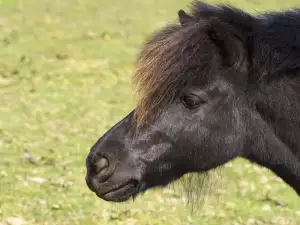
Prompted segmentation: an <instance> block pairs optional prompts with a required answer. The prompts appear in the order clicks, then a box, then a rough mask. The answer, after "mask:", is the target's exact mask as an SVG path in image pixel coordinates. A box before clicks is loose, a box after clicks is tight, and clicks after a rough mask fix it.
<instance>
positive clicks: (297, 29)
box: [133, 1, 300, 128]
mask: <svg viewBox="0 0 300 225" xmlns="http://www.w3.org/2000/svg"><path fill="white" fill-rule="evenodd" d="M186 16H187V17H189V18H190V19H191V21H189V22H188V23H187V24H181V25H179V24H178V25H171V26H167V27H165V28H164V29H162V30H161V31H160V32H158V33H157V34H156V35H154V36H153V37H152V38H150V40H149V41H148V42H147V43H146V44H145V46H144V48H143V50H142V52H141V53H140V56H139V58H138V61H137V65H136V72H135V74H134V76H133V84H134V86H135V88H136V94H137V106H136V109H135V121H136V125H137V128H139V127H142V126H143V125H145V124H147V123H148V122H149V121H150V119H151V118H153V117H154V116H155V115H157V114H158V113H159V112H160V111H161V110H163V109H164V107H166V106H167V104H168V103H169V102H171V100H172V99H173V98H174V96H175V95H176V91H177V92H178V91H180V85H182V84H183V83H184V82H186V80H187V77H188V75H187V71H186V70H189V68H188V67H190V68H191V67H194V68H196V67H197V66H198V67H201V66H202V67H203V66H205V63H206V66H208V65H207V62H209V60H212V58H213V57H218V52H216V51H215V47H216V44H215V43H212V40H211V38H209V37H208V34H207V33H205V31H204V30H203V29H201V28H203V27H209V26H213V25H212V23H211V22H212V21H216V20H217V21H218V22H220V23H222V26H226V27H225V30H229V29H231V28H232V27H234V29H237V30H239V32H241V33H242V34H243V37H244V38H245V40H244V41H245V42H247V46H245V47H246V49H247V51H248V55H249V58H248V60H249V63H250V64H251V74H250V73H249V76H251V77H249V78H251V80H252V81H255V82H263V79H265V80H264V81H270V80H273V79H275V78H278V75H280V77H283V76H286V75H287V74H295V71H297V70H298V69H299V65H300V54H299V53H300V41H299V40H300V39H299V34H300V26H299V24H300V10H299V9H298V10H293V11H285V12H271V13H264V14H261V15H257V16H252V15H250V14H248V13H246V12H244V11H242V10H240V9H237V8H234V7H231V6H227V5H210V4H206V3H202V2H199V1H195V2H194V3H193V4H192V6H191V14H190V15H186ZM183 19H184V18H183ZM208 39H209V41H207V40H208ZM208 46H210V48H211V49H209V48H208ZM201 48H205V49H206V51H200V49H201ZM195 55H197V60H198V62H197V63H198V64H197V65H191V63H193V62H194V61H195V57H194V58H192V57H193V56H195ZM197 60H196V61H197ZM201 60H202V62H204V64H203V65H202V64H201V63H199V62H200V61H201ZM210 66H213V67H214V66H215V65H210ZM207 69H209V68H207ZM221 69H222V68H221ZM197 72H198V74H199V69H198V71H197ZM297 74H299V73H297Z"/></svg>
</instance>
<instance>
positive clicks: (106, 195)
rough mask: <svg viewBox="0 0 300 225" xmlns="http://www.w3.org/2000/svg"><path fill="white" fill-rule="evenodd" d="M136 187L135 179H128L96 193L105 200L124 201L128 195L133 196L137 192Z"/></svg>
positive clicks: (128, 197) (127, 198)
mask: <svg viewBox="0 0 300 225" xmlns="http://www.w3.org/2000/svg"><path fill="white" fill-rule="evenodd" d="M137 187H138V182H137V181H136V180H129V181H127V182H125V183H122V184H120V185H118V186H115V187H113V188H111V189H110V190H108V191H106V192H103V193H99V192H96V195H97V196H98V197H99V198H101V199H103V200H105V201H111V202H124V201H127V200H129V199H130V197H133V196H134V195H135V194H136V193H137V191H138V188H137Z"/></svg>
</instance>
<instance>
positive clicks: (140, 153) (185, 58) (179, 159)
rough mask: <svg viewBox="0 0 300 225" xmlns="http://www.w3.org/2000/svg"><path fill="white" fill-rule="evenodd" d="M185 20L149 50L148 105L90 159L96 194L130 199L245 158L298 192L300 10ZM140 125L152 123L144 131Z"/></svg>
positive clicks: (199, 13) (210, 14)
mask: <svg viewBox="0 0 300 225" xmlns="http://www.w3.org/2000/svg"><path fill="white" fill-rule="evenodd" d="M178 15H179V22H180V25H172V26H168V27H167V28H165V29H163V30H162V31H160V32H159V33H157V34H156V35H154V37H152V38H151V39H150V40H149V41H148V43H147V44H146V45H145V48H144V50H143V51H142V53H141V56H140V61H139V63H140V68H142V69H140V71H141V72H140V73H138V75H137V77H136V79H137V83H138V85H139V86H140V89H141V90H142V94H144V96H143V98H142V101H141V102H139V103H138V105H137V108H136V109H135V110H134V111H133V112H131V113H130V114H129V115H128V116H126V117H125V118H124V119H123V120H121V121H120V122H119V123H118V124H117V125H115V126H114V127H113V128H112V129H111V130H109V131H108V132H107V133H106V134H105V135H104V136H103V137H102V138H100V139H99V141H98V142H97V143H96V144H95V145H94V146H93V148H92V150H91V152H90V154H89V156H88V158H87V177H86V179H87V183H88V185H89V187H90V188H91V190H93V191H94V192H96V193H97V195H98V196H99V197H101V198H103V199H105V200H109V201H125V200H127V199H128V198H129V197H130V196H135V195H136V194H138V193H140V192H142V191H145V190H146V189H148V188H151V187H154V186H159V185H166V184H168V183H170V182H172V181H174V180H176V179H178V178H179V177H181V176H182V175H184V174H186V173H190V172H202V173H203V172H206V171H209V170H212V169H214V168H217V167H219V166H221V165H223V164H224V163H226V162H228V161H230V160H232V159H234V158H236V157H243V158H245V159H248V160H250V161H252V162H254V163H257V164H260V165H262V166H264V167H267V168H269V169H270V170H272V171H273V172H274V173H275V174H277V175H278V176H279V177H281V178H282V179H283V180H284V181H285V182H286V183H287V184H289V185H290V186H291V187H292V188H293V189H294V190H295V191H296V192H297V193H298V195H300V10H298V9H295V10H290V11H285V12H271V13H265V14H261V15H255V16H253V15H250V14H248V13H246V12H244V11H242V10H239V9H236V8H233V7H231V6H225V5H218V6H214V5H209V4H205V3H202V2H195V3H194V4H193V6H192V7H191V14H190V15H188V14H186V13H185V12H184V11H182V10H180V11H179V12H178ZM167 40H168V41H170V40H173V41H175V42H176V44H175V45H172V43H171V44H170V43H168V41H167ZM157 53H161V54H157ZM151 57H152V58H151ZM160 57H161V58H160ZM151 63H152V64H151ZM149 82H150V83H151V82H152V83H151V84H152V86H151V85H149ZM153 84H155V85H153ZM164 100H166V101H164ZM152 106H155V107H152ZM146 112H148V113H149V112H150V113H149V114H150V116H149V117H143V115H141V114H143V113H146ZM134 114H136V118H137V119H135V118H134ZM139 118H143V119H145V118H147V122H148V123H145V124H146V125H145V126H142V128H141V129H138V130H137V129H136V127H137V126H138V125H139V124H138V123H142V122H143V121H140V120H139ZM144 122H145V121H144ZM100 158H105V159H106V160H107V162H108V165H106V166H101V167H100V168H99V166H97V162H98V161H99V159H100ZM102 161H103V160H102ZM100 180H101V182H100ZM124 182H125V183H126V184H127V185H125V186H123V187H121V186H120V185H121V184H124Z"/></svg>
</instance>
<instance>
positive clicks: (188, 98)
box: [181, 95, 205, 109]
mask: <svg viewBox="0 0 300 225" xmlns="http://www.w3.org/2000/svg"><path fill="white" fill-rule="evenodd" d="M181 102H182V103H183V104H184V106H185V107H186V108H189V109H195V108H197V107H198V106H200V105H201V104H203V103H205V102H204V101H203V99H201V98H200V97H198V96H197V95H183V96H182V98H181Z"/></svg>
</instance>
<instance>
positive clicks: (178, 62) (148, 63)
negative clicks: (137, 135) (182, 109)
mask: <svg viewBox="0 0 300 225" xmlns="http://www.w3.org/2000/svg"><path fill="white" fill-rule="evenodd" d="M201 28H203V29H207V23H205V22H204V21H197V22H195V23H193V24H190V25H189V26H180V25H172V26H167V27H166V28H165V29H163V30H161V31H160V32H158V33H157V34H156V35H154V36H153V37H152V38H151V39H150V40H149V41H148V42H147V43H146V45H145V47H144V48H143V50H142V52H141V53H140V56H139V58H138V61H137V67H136V72H135V74H134V76H133V84H134V86H135V87H136V94H137V97H138V98H137V106H136V108H135V122H136V125H137V128H140V127H142V126H144V125H146V124H147V123H148V122H149V121H150V119H153V117H155V115H157V114H159V113H160V112H161V111H162V110H163V109H164V107H166V106H167V105H168V103H169V102H171V100H172V99H173V98H174V96H175V95H176V94H177V92H178V91H180V89H181V88H180V87H181V86H182V85H183V84H184V83H186V82H188V80H189V79H192V78H191V77H192V76H193V75H194V74H199V70H203V67H205V62H211V61H212V57H215V56H216V54H214V45H213V44H212V42H211V40H210V38H209V37H208V35H207V32H206V30H203V29H201ZM191 70H194V72H193V73H191V72H190V71H191ZM195 71H196V73H195ZM207 74H209V73H207ZM200 78H201V77H199V76H198V79H200Z"/></svg>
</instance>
